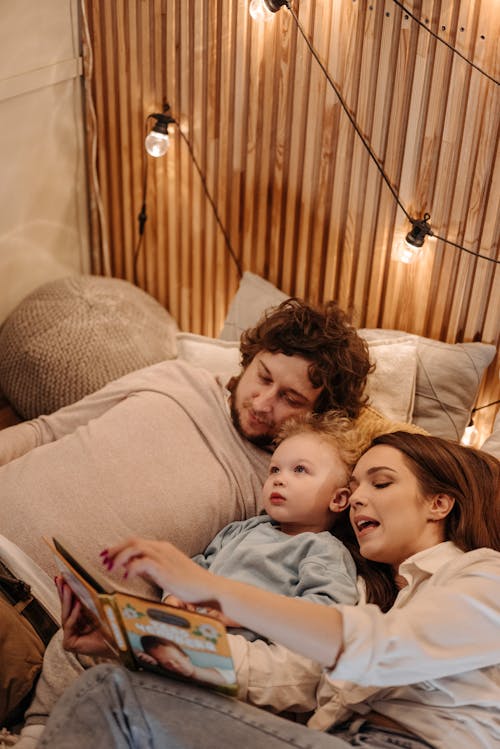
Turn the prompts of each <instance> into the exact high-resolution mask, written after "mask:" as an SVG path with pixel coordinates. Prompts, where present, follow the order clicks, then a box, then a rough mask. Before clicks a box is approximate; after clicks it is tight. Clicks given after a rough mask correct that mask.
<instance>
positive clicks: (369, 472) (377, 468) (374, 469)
mask: <svg viewBox="0 0 500 749" xmlns="http://www.w3.org/2000/svg"><path fill="white" fill-rule="evenodd" d="M377 471H390V472H391V473H397V471H395V470H394V468H391V467H390V466H372V467H371V468H369V469H368V470H367V472H366V474H367V476H371V475H372V474H374V473H377Z"/></svg>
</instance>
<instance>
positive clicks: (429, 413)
mask: <svg viewBox="0 0 500 749" xmlns="http://www.w3.org/2000/svg"><path fill="white" fill-rule="evenodd" d="M359 333H360V335H362V336H363V337H364V338H366V340H367V341H368V343H370V340H371V339H375V340H376V339H377V338H379V337H380V336H382V335H384V336H386V340H387V341H389V340H391V338H392V340H393V341H394V343H395V344H396V343H397V344H398V345H399V341H400V340H401V335H402V333H401V331H399V330H385V329H382V328H373V329H370V328H364V329H363V328H361V329H360V331H359ZM407 335H408V336H409V337H411V338H412V339H414V340H415V342H416V345H417V381H416V386H415V405H414V407H413V417H412V421H413V423H414V424H417V425H418V426H421V427H422V428H423V429H425V430H426V431H428V432H430V433H431V434H434V435H436V436H437V437H447V438H448V439H454V440H460V439H461V437H462V435H463V433H464V430H465V427H466V426H467V424H468V423H469V420H470V415H471V411H472V408H473V406H474V403H475V401H476V397H477V393H478V391H479V386H480V384H481V379H482V377H483V374H484V371H485V369H486V368H487V367H488V365H489V364H490V362H491V361H492V360H493V358H494V356H495V353H496V349H495V347H494V346H492V345H490V344H488V343H443V342H442V341H435V340H433V339H432V338H424V337H423V336H418V335H414V334H407Z"/></svg>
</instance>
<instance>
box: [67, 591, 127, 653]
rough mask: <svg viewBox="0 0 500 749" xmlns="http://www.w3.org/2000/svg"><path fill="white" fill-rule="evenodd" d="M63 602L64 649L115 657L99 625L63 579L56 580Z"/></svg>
mask: <svg viewBox="0 0 500 749" xmlns="http://www.w3.org/2000/svg"><path fill="white" fill-rule="evenodd" d="M55 582H56V586H57V592H58V593H59V598H60V600H61V626H62V630H63V647H64V649H65V650H69V651H70V652H72V653H81V654H82V655H98V656H105V657H114V655H115V654H114V652H113V650H112V649H111V647H110V646H109V645H108V643H107V641H106V639H105V638H104V635H103V633H102V630H101V629H100V626H99V623H98V622H97V620H96V619H95V617H94V616H93V615H92V614H91V613H90V612H89V611H87V609H85V608H84V607H83V606H82V604H81V603H80V601H79V600H78V598H77V597H76V596H75V594H74V593H73V591H72V590H71V588H70V587H69V585H68V583H67V582H66V581H65V580H64V578H63V577H56V579H55Z"/></svg>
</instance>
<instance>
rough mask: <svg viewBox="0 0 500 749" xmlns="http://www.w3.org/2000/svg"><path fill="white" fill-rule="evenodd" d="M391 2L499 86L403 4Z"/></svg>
mask: <svg viewBox="0 0 500 749" xmlns="http://www.w3.org/2000/svg"><path fill="white" fill-rule="evenodd" d="M392 2H393V3H394V5H397V6H398V8H401V10H403V11H404V12H405V13H406V15H407V16H409V17H410V18H412V19H413V20H414V21H415V22H416V23H418V25H419V26H421V27H422V28H423V29H425V30H426V31H427V33H429V34H430V35H431V36H433V37H434V39H437V40H438V42H441V44H444V45H446V47H448V49H451V51H452V52H453V53H454V54H455V55H458V56H459V57H461V58H462V60H465V62H466V63H467V64H468V65H470V66H471V68H475V69H476V70H477V71H479V73H481V74H482V75H484V76H486V78H489V79H490V81H493V83H496V85H497V86H498V85H499V84H500V81H497V80H496V78H493V76H492V75H490V74H489V73H487V72H486V71H485V70H483V69H482V68H480V67H479V65H476V63H475V62H472V60H469V58H468V57H466V56H465V55H463V54H462V53H461V52H459V51H458V49H456V47H454V46H453V45H452V44H450V43H449V42H447V41H446V39H443V38H442V37H441V36H439V34H436V32H435V31H432V29H430V28H429V27H428V26H427V25H426V24H425V23H423V22H422V21H421V20H420V18H417V16H415V15H413V13H412V12H411V11H410V10H408V8H405V6H404V5H403V3H401V2H399V0H392Z"/></svg>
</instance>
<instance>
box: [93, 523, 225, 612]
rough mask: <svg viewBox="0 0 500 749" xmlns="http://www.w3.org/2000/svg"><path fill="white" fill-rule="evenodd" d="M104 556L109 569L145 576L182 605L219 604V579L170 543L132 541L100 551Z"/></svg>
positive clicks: (141, 539)
mask: <svg viewBox="0 0 500 749" xmlns="http://www.w3.org/2000/svg"><path fill="white" fill-rule="evenodd" d="M101 557H102V562H103V564H104V565H105V566H106V567H107V569H108V570H110V571H111V570H112V571H113V572H118V573H119V572H122V573H123V576H124V577H136V576H139V577H143V578H144V579H146V580H149V581H151V582H153V583H155V584H156V585H158V586H159V587H160V588H163V589H166V590H170V591H172V595H173V596H176V597H177V598H178V599H180V600H181V601H183V602H187V603H201V602H206V603H207V604H210V603H211V605H212V606H213V605H214V600H215V602H216V598H217V596H216V591H217V585H218V578H217V577H216V576H215V575H212V574H211V573H210V572H208V571H207V570H205V569H203V568H202V567H200V566H199V565H197V564H196V563H195V562H193V561H191V559H190V558H189V557H188V556H186V555H185V554H184V553H183V552H182V551H179V549H177V548H176V547H175V546H172V544H170V543H168V542H167V541H150V540H147V539H144V538H129V539H127V540H126V541H124V542H123V543H122V544H119V545H118V546H114V547H112V548H110V549H106V550H105V551H103V552H101Z"/></svg>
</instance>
